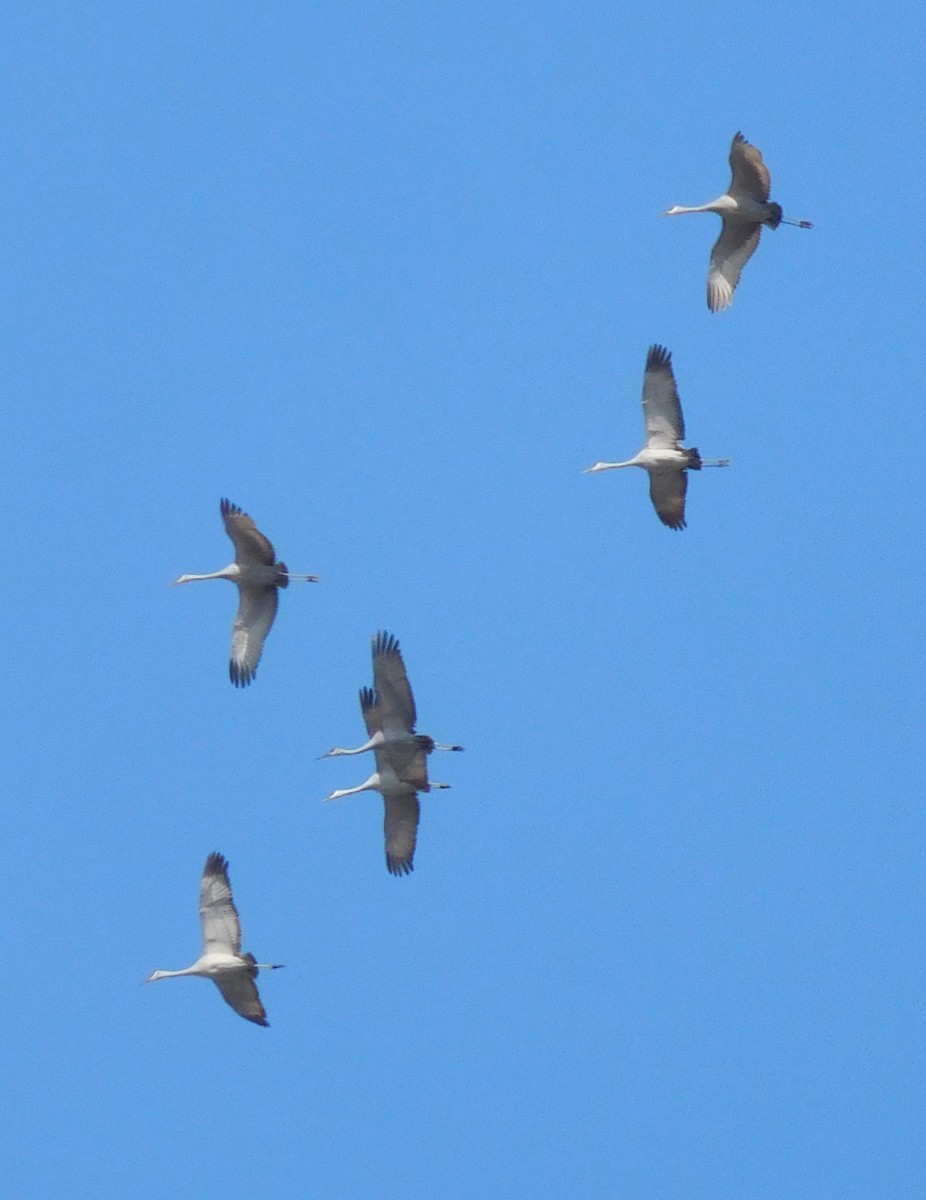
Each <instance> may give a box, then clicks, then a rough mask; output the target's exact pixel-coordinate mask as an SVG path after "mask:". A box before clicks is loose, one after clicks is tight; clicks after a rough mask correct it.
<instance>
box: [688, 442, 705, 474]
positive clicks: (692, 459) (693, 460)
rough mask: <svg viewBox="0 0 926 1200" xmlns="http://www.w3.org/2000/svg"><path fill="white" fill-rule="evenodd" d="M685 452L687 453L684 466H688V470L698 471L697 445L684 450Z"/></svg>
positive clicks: (699, 457)
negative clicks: (686, 460)
mask: <svg viewBox="0 0 926 1200" xmlns="http://www.w3.org/2000/svg"><path fill="white" fill-rule="evenodd" d="M685 453H686V454H687V455H688V462H687V463H686V464H685V466H686V467H687V468H688V470H689V471H700V470H701V455H700V454H699V453H698V448H697V446H692V448H691V449H690V450H686V451H685Z"/></svg>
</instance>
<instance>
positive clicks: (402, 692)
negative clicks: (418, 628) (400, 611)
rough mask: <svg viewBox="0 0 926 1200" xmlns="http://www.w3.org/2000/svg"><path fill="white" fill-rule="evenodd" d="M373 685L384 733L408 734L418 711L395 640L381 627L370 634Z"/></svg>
mask: <svg viewBox="0 0 926 1200" xmlns="http://www.w3.org/2000/svg"><path fill="white" fill-rule="evenodd" d="M373 686H374V688H375V690H376V695H377V698H378V700H379V707H380V714H381V720H382V723H383V732H384V733H385V734H386V735H387V737H388V735H389V734H390V733H402V732H404V733H410V732H412V731H413V730H414V728H415V722H416V721H417V719H418V714H417V712H416V711H415V697H414V696H413V695H412V689H411V685H410V684H409V682H408V675H407V674H406V671H405V663H404V661H403V660H402V652H401V651H400V649H399V642H398V639H397V638H395V637H393V636H392V634H391V633H386V632H385V630H380V631H379V633H377V634H375V636H374V637H373Z"/></svg>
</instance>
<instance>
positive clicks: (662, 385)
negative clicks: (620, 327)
mask: <svg viewBox="0 0 926 1200" xmlns="http://www.w3.org/2000/svg"><path fill="white" fill-rule="evenodd" d="M643 424H644V427H645V430H646V445H645V446H644V447H643V449H642V450H641V451H640V452H639V454H636V455H634V457H633V458H628V459H627V461H626V462H616V463H611V462H598V463H595V465H594V466H593V467H587V468H586V470H585V474H586V475H588V474H591V473H592V472H594V471H612V470H616V469H617V468H618V467H643V468H644V470H646V471H648V472H649V494H650V499H651V500H652V502H653V507H654V508H655V509H656V515H657V516H658V517H659V520H660V521H662V523H663V525H668V527H669V528H670V529H684V528H685V493H686V492H687V490H688V477H687V475H686V473H685V472H686V471H700V470H701V468H702V467H728V466H729V465H730V460H729V459H728V458H702V457H701V455H700V454H699V453H698V451H697V450H694V449H692V450H686V449H685V448H684V446H682V445H681V444H680V443H681V441H682V439H683V438H684V436H685V418H684V417H683V416H682V406H681V402H680V401H679V398H678V389H677V388H676V386H675V374H674V372H673V370H672V355H671V353H670V352H669V351H668V350H666V348H665V347H664V346H650V348H649V352H648V353H647V355H646V367H645V369H644V371H643Z"/></svg>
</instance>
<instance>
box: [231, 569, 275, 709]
mask: <svg viewBox="0 0 926 1200" xmlns="http://www.w3.org/2000/svg"><path fill="white" fill-rule="evenodd" d="M238 592H239V599H238V615H237V616H236V617H235V623H234V625H233V626H232V641H231V658H230V660H229V663H228V676H229V678H230V679H231V681H232V683H233V684H234V685H235V687H247V685H248V684H249V683H250V682H251V681H252V680H253V678H254V673H255V672H256V670H257V664H258V663H259V662H260V656H261V653H262V652H263V649H264V642H265V641H266V638H267V634H268V633H269V632H270V627H271V625H272V624H273V619H274V617H275V616H276V615H277V604H278V602H279V599H278V596H277V589H276V588H275V587H274V586H273V585H272V584H271V586H270V587H254V586H249V585H246V584H241V583H239V585H238Z"/></svg>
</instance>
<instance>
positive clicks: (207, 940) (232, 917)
mask: <svg viewBox="0 0 926 1200" xmlns="http://www.w3.org/2000/svg"><path fill="white" fill-rule="evenodd" d="M199 919H200V921H201V922H202V926H203V953H205V954H209V953H210V952H215V951H221V952H223V953H225V954H240V952H241V923H240V921H239V920H238V911H237V909H236V908H235V902H234V900H233V899H232V891H231V884H230V883H229V881H228V860H227V859H226V858H225V857H224V856H223V855H221V854H216V853H215V852H213V853H212V854H210V855H209V857H208V858H207V859H206V865H205V866H204V867H203V877H202V879H201V880H200V884H199ZM226 999H227V997H226ZM230 1003H231V1001H230V1000H229V1004H230Z"/></svg>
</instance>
